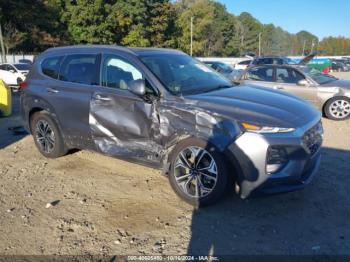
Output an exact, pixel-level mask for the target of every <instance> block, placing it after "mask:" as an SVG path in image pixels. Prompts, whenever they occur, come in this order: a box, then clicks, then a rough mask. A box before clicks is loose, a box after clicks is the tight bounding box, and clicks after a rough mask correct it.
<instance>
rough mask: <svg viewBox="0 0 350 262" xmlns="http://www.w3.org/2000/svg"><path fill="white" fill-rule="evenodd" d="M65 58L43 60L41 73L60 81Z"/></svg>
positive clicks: (57, 57)
mask: <svg viewBox="0 0 350 262" xmlns="http://www.w3.org/2000/svg"><path fill="white" fill-rule="evenodd" d="M62 59H63V56H56V57H50V58H46V59H44V60H43V62H42V63H41V71H42V72H43V74H44V75H47V76H49V77H51V78H54V79H58V73H59V71H60V64H61V61H62Z"/></svg>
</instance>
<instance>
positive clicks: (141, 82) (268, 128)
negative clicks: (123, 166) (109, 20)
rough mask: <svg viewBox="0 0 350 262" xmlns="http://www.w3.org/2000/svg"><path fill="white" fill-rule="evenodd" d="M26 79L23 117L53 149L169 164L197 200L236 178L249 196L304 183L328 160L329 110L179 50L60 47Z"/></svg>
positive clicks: (187, 196) (205, 200)
mask: <svg viewBox="0 0 350 262" xmlns="http://www.w3.org/2000/svg"><path fill="white" fill-rule="evenodd" d="M21 86H22V94H21V112H22V117H23V119H24V122H25V126H26V128H27V129H28V131H30V133H31V134H32V135H33V137H34V142H35V145H36V146H37V148H38V150H39V151H40V152H41V153H42V154H43V155H44V156H46V157H50V158H55V157H59V156H62V155H64V154H66V153H67V151H68V150H69V149H72V148H79V149H89V150H94V151H97V152H100V153H103V154H106V155H110V156H113V157H118V158H123V159H127V160H130V161H134V162H138V163H141V164H145V165H148V166H152V167H155V168H161V169H163V170H164V173H165V174H167V175H168V176H169V180H170V183H171V185H172V187H173V189H174V190H175V192H176V193H177V194H178V195H179V196H180V197H182V198H183V199H184V200H185V201H187V202H188V203H191V204H193V205H208V204H210V203H213V202H215V201H216V200H218V199H219V198H220V197H221V196H223V194H224V193H225V191H226V189H227V188H229V187H231V185H232V186H233V185H235V189H236V191H237V193H239V194H240V196H241V197H242V198H245V197H248V196H249V195H250V194H251V193H252V192H253V191H256V190H261V191H263V192H282V191H291V190H296V189H300V188H302V187H304V186H305V185H306V184H307V183H308V182H310V181H311V179H312V177H313V175H314V174H315V173H316V170H317V168H318V166H319V163H320V146H321V143H322V124H321V122H320V113H319V112H318V111H317V110H316V109H314V108H313V107H312V106H310V105H309V103H307V102H305V101H304V100H301V99H299V98H296V97H295V96H292V95H288V94H285V93H282V92H279V91H274V90H271V89H264V88H254V87H250V86H238V87H236V86H233V85H232V83H231V82H230V81H229V80H227V79H226V78H224V77H222V76H221V75H220V74H218V73H217V72H215V71H213V70H211V69H210V68H208V67H207V66H206V65H204V64H202V63H200V62H199V61H197V60H195V59H192V58H191V57H190V56H188V55H186V54H184V53H182V52H180V51H176V50H169V49H129V48H123V47H117V46H76V47H62V48H53V49H49V50H47V51H46V52H44V53H43V54H41V55H40V56H39V57H38V58H37V59H36V61H35V63H34V65H33V66H32V69H31V71H30V73H29V75H28V77H27V80H26V82H25V83H24V84H22V85H21ZM230 181H233V183H231V182H230Z"/></svg>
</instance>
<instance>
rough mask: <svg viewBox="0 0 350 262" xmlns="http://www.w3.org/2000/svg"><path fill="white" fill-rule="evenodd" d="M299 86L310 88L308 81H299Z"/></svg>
mask: <svg viewBox="0 0 350 262" xmlns="http://www.w3.org/2000/svg"><path fill="white" fill-rule="evenodd" d="M297 85H298V86H308V85H309V82H308V81H307V80H306V79H302V80H300V81H298V83H297Z"/></svg>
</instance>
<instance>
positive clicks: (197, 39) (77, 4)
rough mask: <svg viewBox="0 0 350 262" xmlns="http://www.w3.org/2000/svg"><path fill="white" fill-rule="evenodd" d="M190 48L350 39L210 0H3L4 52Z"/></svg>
mask: <svg viewBox="0 0 350 262" xmlns="http://www.w3.org/2000/svg"><path fill="white" fill-rule="evenodd" d="M191 17H192V18H193V55H194V56H242V55H245V54H248V53H257V52H258V49H259V41H258V39H259V35H260V37H261V51H262V53H263V54H269V55H302V54H308V53H310V52H312V51H317V52H318V53H321V54H324V55H349V54H350V39H348V38H345V37H327V38H324V39H322V40H319V39H318V38H317V37H316V36H315V35H313V34H311V33H310V32H307V31H301V32H299V33H297V34H291V33H289V32H287V31H285V30H283V29H282V28H280V27H278V26H275V25H273V24H262V23H261V22H260V21H258V20H257V19H256V18H254V17H253V16H252V15H250V14H249V13H247V12H244V13H241V14H240V15H238V16H235V15H233V14H231V13H229V12H228V11H227V9H226V7H225V6H224V5H222V4H220V3H218V2H215V1H213V0H177V1H174V0H2V1H0V25H1V26H2V33H3V38H4V45H5V49H6V52H7V53H19V52H41V51H43V50H45V49H47V48H49V47H54V46H60V45H69V44H87V43H90V44H117V45H124V46H131V47H135V46H138V47H148V46H152V47H169V48H177V49H181V50H183V51H185V52H187V53H189V52H190V34H191V29H190V28H191V22H190V21H191Z"/></svg>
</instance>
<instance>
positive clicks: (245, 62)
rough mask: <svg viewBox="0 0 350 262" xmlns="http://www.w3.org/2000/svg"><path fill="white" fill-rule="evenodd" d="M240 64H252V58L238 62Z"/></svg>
mask: <svg viewBox="0 0 350 262" xmlns="http://www.w3.org/2000/svg"><path fill="white" fill-rule="evenodd" d="M238 64H239V65H249V64H250V60H246V61H242V62H239V63H238Z"/></svg>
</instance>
